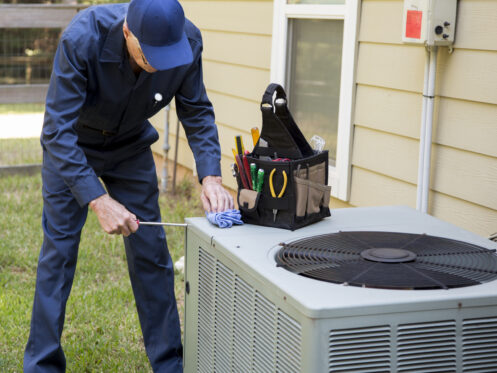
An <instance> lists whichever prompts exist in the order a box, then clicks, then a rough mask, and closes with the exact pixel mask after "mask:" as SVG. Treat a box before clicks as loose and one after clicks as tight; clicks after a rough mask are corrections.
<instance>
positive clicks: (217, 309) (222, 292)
mask: <svg viewBox="0 0 497 373" xmlns="http://www.w3.org/2000/svg"><path fill="white" fill-rule="evenodd" d="M198 273H199V282H198V287H199V289H198V298H199V299H198V326H197V330H198V336H197V338H198V347H197V370H196V371H197V372H198V373H202V372H206V373H207V372H209V373H211V372H249V371H254V372H282V373H293V372H295V373H297V372H300V368H301V348H302V346H301V343H302V336H301V326H300V324H299V323H298V322H297V321H295V320H294V319H292V318H291V317H290V316H288V315H287V314H286V313H285V312H283V311H282V310H281V309H279V308H278V307H276V305H275V304H274V303H273V302H271V301H270V300H268V299H267V298H266V297H264V296H263V295H262V294H261V293H259V292H258V291H256V290H255V289H254V288H252V287H251V286H250V285H249V284H248V283H247V282H245V281H244V280H243V279H242V278H241V277H239V276H238V275H237V274H235V273H234V272H233V271H232V270H231V269H229V268H228V267H226V266H225V265H224V264H223V263H221V262H220V261H219V260H217V259H216V258H215V257H213V256H212V255H210V254H209V253H207V252H206V251H205V250H203V249H202V248H199V272H198Z"/></svg>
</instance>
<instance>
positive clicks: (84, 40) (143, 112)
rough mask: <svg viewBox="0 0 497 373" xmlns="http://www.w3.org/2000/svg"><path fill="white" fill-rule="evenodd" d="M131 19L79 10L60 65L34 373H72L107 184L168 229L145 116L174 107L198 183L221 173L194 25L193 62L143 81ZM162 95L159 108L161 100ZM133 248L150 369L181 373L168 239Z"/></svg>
mask: <svg viewBox="0 0 497 373" xmlns="http://www.w3.org/2000/svg"><path fill="white" fill-rule="evenodd" d="M127 9H128V4H113V5H103V6H96V7H91V8H88V9H87V10H84V11H82V12H80V13H79V14H78V15H77V16H76V17H75V18H74V20H73V21H72V22H71V23H70V25H69V26H68V27H67V29H66V30H65V31H64V33H63V35H62V37H61V40H60V43H59V47H58V49H57V52H56V55H55V60H54V67H53V72H52V77H51V81H50V87H49V90H48V95H47V100H46V113H45V121H44V125H43V131H42V135H41V143H42V147H43V169H42V177H43V199H44V209H43V218H42V226H43V231H44V240H43V245H42V248H41V252H40V258H39V264H38V272H37V282H36V293H35V299H34V305H33V315H32V320H31V333H30V337H29V341H28V344H27V346H26V352H25V357H24V369H25V371H26V372H35V371H37V372H38V371H63V370H64V369H65V358H64V354H63V352H62V348H61V345H60V337H61V334H62V328H63V323H64V315H65V306H66V301H67V298H68V296H69V292H70V289H71V285H72V281H73V277H74V271H75V268H76V259H77V252H78V245H79V240H80V233H81V229H82V227H83V225H84V223H85V220H86V216H87V212H88V203H89V202H90V201H92V200H94V199H95V198H97V197H99V196H101V195H102V194H104V193H105V192H106V191H105V189H104V187H103V186H102V184H101V182H100V180H99V178H101V180H102V181H103V182H104V184H105V186H106V188H107V190H108V193H109V194H110V196H111V197H112V198H114V199H116V200H117V201H118V202H120V203H121V204H122V205H124V206H125V207H126V208H127V209H128V210H129V211H131V212H132V213H134V214H135V215H136V216H137V218H138V219H139V220H143V221H160V211H159V206H158V201H157V200H158V188H157V178H156V170H155V165H154V161H153V157H152V153H151V150H150V145H151V144H152V143H153V142H155V141H157V139H158V134H157V131H156V130H155V129H154V128H153V127H152V125H151V124H150V123H149V122H148V120H147V118H150V117H151V116H152V115H154V114H155V113H157V112H158V111H159V110H160V109H161V108H163V107H164V106H165V105H166V104H167V103H169V101H170V100H171V99H172V98H173V97H174V98H175V100H176V109H177V113H178V116H179V118H180V119H181V121H182V123H183V127H184V129H185V132H186V135H187V137H188V141H189V144H190V147H191V149H192V151H193V154H194V157H195V161H196V166H197V172H198V176H199V180H202V178H203V177H205V176H208V175H221V172H220V149H219V141H218V135H217V129H216V126H215V124H214V112H213V109H212V105H211V103H210V102H209V100H208V98H207V95H206V93H205V87H204V84H203V78H202V63H201V51H202V40H201V35H200V32H199V30H198V29H197V28H196V27H195V26H194V25H193V24H192V23H191V22H189V21H188V20H187V21H186V24H185V32H186V34H187V36H188V40H189V43H190V45H191V48H192V52H193V62H192V63H191V64H188V65H183V66H180V67H176V68H173V69H170V70H165V71H157V72H155V73H153V74H150V73H147V72H145V71H141V72H140V74H139V75H138V76H135V74H134V73H133V70H132V68H131V66H130V63H129V56H128V52H127V48H126V45H125V41H124V37H123V22H124V18H125V16H126V13H127ZM158 32H160V31H159V30H158ZM156 93H160V94H161V95H162V97H163V100H162V101H160V102H157V101H155V99H154V96H155V94H156ZM124 244H125V249H126V256H127V261H128V268H129V274H130V278H131V283H132V288H133V292H134V295H135V299H136V304H137V308H138V314H139V318H140V323H141V327H142V332H143V336H144V340H145V347H146V350H147V355H148V357H149V359H150V362H151V364H152V368H153V369H154V371H160V372H177V371H178V372H179V371H181V369H182V368H181V367H182V346H181V336H180V326H179V319H178V313H177V308H176V302H175V297H174V286H173V281H174V273H173V267H172V261H171V257H170V255H169V252H168V249H167V245H166V239H165V234H164V231H163V229H162V228H160V227H153V226H141V227H140V229H138V231H137V232H136V233H134V234H132V235H130V236H129V237H126V238H124ZM95 250H98V247H95Z"/></svg>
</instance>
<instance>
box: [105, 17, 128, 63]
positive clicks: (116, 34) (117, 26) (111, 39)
mask: <svg viewBox="0 0 497 373" xmlns="http://www.w3.org/2000/svg"><path fill="white" fill-rule="evenodd" d="M123 24H124V18H122V19H120V20H117V21H116V22H114V24H113V25H112V26H111V28H110V30H109V33H108V34H107V38H106V39H105V43H104V47H103V48H102V54H101V55H100V62H122V60H123V59H124V57H125V56H124V53H123V52H124V48H123V46H124V34H123Z"/></svg>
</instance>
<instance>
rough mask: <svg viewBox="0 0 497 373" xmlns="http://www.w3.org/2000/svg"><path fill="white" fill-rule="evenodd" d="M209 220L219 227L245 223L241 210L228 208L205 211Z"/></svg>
mask: <svg viewBox="0 0 497 373" xmlns="http://www.w3.org/2000/svg"><path fill="white" fill-rule="evenodd" d="M205 216H206V217H207V220H209V221H210V222H211V223H212V224H214V225H217V226H218V227H219V228H231V226H232V225H233V224H243V221H242V215H241V214H240V211H239V210H226V211H223V212H207V211H206V212H205Z"/></svg>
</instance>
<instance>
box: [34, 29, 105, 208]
mask: <svg viewBox="0 0 497 373" xmlns="http://www.w3.org/2000/svg"><path fill="white" fill-rule="evenodd" d="M76 44H77V43H75V42H74V41H70V40H69V39H68V38H67V37H65V36H63V37H62V39H61V41H60V43H59V46H58V48H57V51H56V53H55V59H54V67H53V71H52V76H51V78H50V85H49V88H48V94H47V100H46V108H45V119H44V123H43V129H42V133H41V144H42V146H43V148H44V149H45V150H46V153H47V154H48V156H49V157H50V160H51V161H52V163H53V164H54V165H55V167H56V169H57V171H58V172H59V174H60V175H61V176H62V178H63V179H64V181H65V183H66V184H67V186H68V187H69V188H70V189H71V191H72V193H73V195H74V197H75V198H76V200H77V201H78V203H79V205H80V206H84V205H86V204H87V203H89V202H90V201H92V200H93V199H95V198H97V197H99V196H100V195H102V194H104V193H105V189H104V187H103V186H102V184H101V183H100V181H99V180H98V177H97V176H96V174H95V172H94V171H93V169H92V168H91V167H90V166H89V165H88V162H87V160H86V156H85V154H84V152H83V150H82V149H81V148H80V147H79V146H78V143H77V140H78V137H77V134H76V132H75V130H74V125H75V124H76V122H77V120H78V116H79V112H80V110H81V107H82V106H83V103H84V101H85V97H86V82H87V79H86V62H85V61H84V60H83V59H82V58H81V57H79V56H78V55H77V53H76V51H77V49H78V48H77V45H76Z"/></svg>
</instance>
